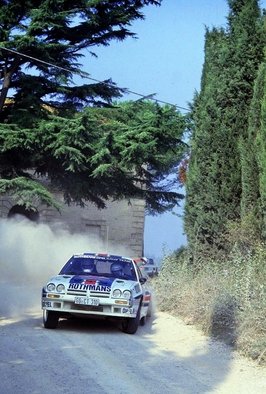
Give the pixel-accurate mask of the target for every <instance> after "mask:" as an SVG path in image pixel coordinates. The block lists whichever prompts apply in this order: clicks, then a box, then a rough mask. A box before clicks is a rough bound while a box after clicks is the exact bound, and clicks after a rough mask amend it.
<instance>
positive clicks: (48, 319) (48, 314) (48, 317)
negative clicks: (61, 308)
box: [43, 309, 59, 328]
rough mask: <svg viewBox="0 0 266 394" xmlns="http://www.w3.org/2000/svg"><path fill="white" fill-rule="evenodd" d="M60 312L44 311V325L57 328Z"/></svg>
mask: <svg viewBox="0 0 266 394" xmlns="http://www.w3.org/2000/svg"><path fill="white" fill-rule="evenodd" d="M58 320H59V314H58V312H54V311H48V310H46V309H44V311H43V325H44V327H45V328H56V327H57V326H58Z"/></svg>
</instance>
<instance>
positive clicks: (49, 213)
mask: <svg viewBox="0 0 266 394" xmlns="http://www.w3.org/2000/svg"><path fill="white" fill-rule="evenodd" d="M56 199H57V200H58V201H60V202H61V204H62V209H61V211H60V212H58V211H57V210H56V209H55V208H53V207H47V206H43V205H39V206H38V207H37V210H36V211H33V210H26V209H25V207H22V206H19V205H16V203H15V202H14V200H13V199H12V198H11V197H10V196H0V217H1V218H11V217H13V216H14V215H16V214H20V215H24V216H26V217H28V219H30V220H33V221H35V222H38V223H45V224H48V225H49V226H51V227H53V226H56V225H58V226H62V227H63V228H64V229H65V230H67V231H69V232H70V233H71V234H74V233H75V234H82V235H88V241H89V242H88V244H89V243H90V244H93V243H94V244H95V245H96V244H97V247H99V248H104V249H105V250H106V251H110V252H111V253H116V251H117V253H119V254H124V255H128V256H132V257H137V256H142V255H143V237H144V218H145V203H144V201H143V200H138V199H133V200H132V201H131V203H130V204H129V203H128V202H127V201H126V200H122V201H118V202H111V201H108V202H107V203H106V206H107V207H106V208H105V209H101V210H99V209H97V208H96V207H95V205H93V204H90V203H88V204H87V205H86V207H85V208H81V207H79V206H75V205H71V206H68V205H66V204H64V203H63V198H62V196H61V195H60V194H58V195H56ZM95 251H97V250H95Z"/></svg>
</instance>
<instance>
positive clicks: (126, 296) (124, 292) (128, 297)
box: [123, 290, 131, 300]
mask: <svg viewBox="0 0 266 394" xmlns="http://www.w3.org/2000/svg"><path fill="white" fill-rule="evenodd" d="M123 297H124V298H126V299H127V300H130V298H131V291H129V290H125V291H123Z"/></svg>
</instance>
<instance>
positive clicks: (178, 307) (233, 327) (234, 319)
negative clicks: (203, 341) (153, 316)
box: [154, 246, 266, 365]
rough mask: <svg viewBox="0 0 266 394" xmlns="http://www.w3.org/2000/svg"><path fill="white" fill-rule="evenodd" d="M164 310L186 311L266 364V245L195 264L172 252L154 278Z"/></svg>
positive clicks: (188, 317)
mask: <svg viewBox="0 0 266 394" xmlns="http://www.w3.org/2000/svg"><path fill="white" fill-rule="evenodd" d="M154 288H155V292H156V298H157V306H158V307H159V309H160V310H163V311H168V312H170V313H173V314H176V315H179V316H182V317H183V319H184V320H185V321H186V322H187V324H194V325H197V326H199V327H200V328H202V329H203V330H204V332H205V333H207V334H209V335H211V336H213V337H215V338H217V339H219V340H222V341H224V342H226V343H227V344H230V345H232V346H234V347H235V349H237V350H238V351H239V352H241V353H242V354H244V355H245V356H247V357H251V358H253V359H255V360H257V361H258V363H260V364H264V365H265V364H266V249H265V247H264V246H260V247H257V249H256V251H255V252H254V253H253V255H252V256H245V257H243V256H241V254H240V253H238V252H236V251H234V252H233V253H232V256H230V258H229V259H228V262H226V263H225V262H224V261H223V262H221V263H217V262H214V261H209V262H208V263H205V264H204V265H202V266H201V268H200V269H198V267H197V270H195V269H194V268H193V267H192V266H191V265H190V264H189V263H188V262H187V261H186V258H185V255H184V254H183V255H181V256H179V257H174V256H168V257H166V258H165V259H164V262H163V267H162V270H161V272H160V274H159V276H158V277H157V278H156V279H154Z"/></svg>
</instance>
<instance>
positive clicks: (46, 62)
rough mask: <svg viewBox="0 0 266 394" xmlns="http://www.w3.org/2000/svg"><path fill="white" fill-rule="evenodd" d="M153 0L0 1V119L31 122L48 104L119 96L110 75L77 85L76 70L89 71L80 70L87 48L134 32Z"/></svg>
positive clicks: (61, 106) (78, 104) (68, 105)
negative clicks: (146, 6)
mask: <svg viewBox="0 0 266 394" xmlns="http://www.w3.org/2000/svg"><path fill="white" fill-rule="evenodd" d="M148 4H156V5H159V4H160V0H123V1H114V0H108V1H107V0H78V1H76V0H71V1H69V0H34V1H31V0H27V1H21V0H8V1H6V0H2V1H0V73H1V78H2V79H3V87H2V90H1V94H0V111H1V113H0V121H5V122H8V123H12V122H13V123H20V124H23V125H27V124H28V123H31V124H32V123H33V122H34V118H35V119H39V118H40V117H43V116H45V115H46V112H47V111H45V110H47V108H48V109H49V108H53V111H55V110H57V111H59V112H57V113H58V114H60V111H64V113H66V110H68V111H75V110H77V109H81V108H83V107H84V106H87V105H92V104H93V105H103V104H110V103H111V101H112V98H115V97H119V96H120V95H121V90H120V89H118V88H117V87H116V86H115V84H114V83H113V82H112V81H111V80H109V81H105V82H103V83H86V84H83V85H81V86H76V85H74V84H73V76H74V75H75V74H77V75H79V76H80V77H81V78H82V77H88V76H89V74H86V73H84V72H82V71H81V70H80V67H81V65H80V63H79V60H80V58H81V57H82V56H84V54H83V52H84V50H86V49H88V50H89V51H90V53H91V54H93V48H95V47H96V46H99V45H105V46H106V45H109V43H110V41H111V40H124V39H125V38H126V37H129V36H134V33H132V32H131V31H130V30H129V27H130V25H131V23H132V22H133V21H134V20H136V19H143V18H144V17H143V14H142V13H141V9H142V8H143V7H144V6H145V5H148ZM36 59H39V60H40V61H41V62H40V61H39V60H36ZM87 81H88V80H87ZM9 91H11V92H12V100H11V101H9V102H8V105H6V106H5V102H6V97H7V95H8V92H9ZM47 105H48V107H47Z"/></svg>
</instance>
